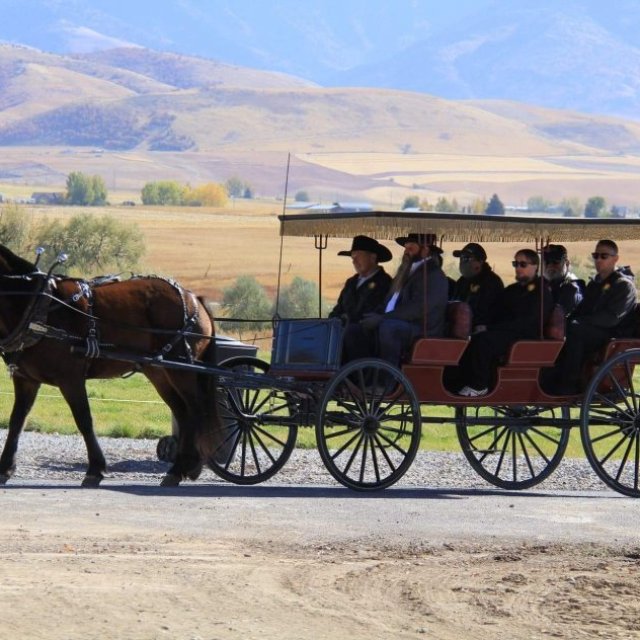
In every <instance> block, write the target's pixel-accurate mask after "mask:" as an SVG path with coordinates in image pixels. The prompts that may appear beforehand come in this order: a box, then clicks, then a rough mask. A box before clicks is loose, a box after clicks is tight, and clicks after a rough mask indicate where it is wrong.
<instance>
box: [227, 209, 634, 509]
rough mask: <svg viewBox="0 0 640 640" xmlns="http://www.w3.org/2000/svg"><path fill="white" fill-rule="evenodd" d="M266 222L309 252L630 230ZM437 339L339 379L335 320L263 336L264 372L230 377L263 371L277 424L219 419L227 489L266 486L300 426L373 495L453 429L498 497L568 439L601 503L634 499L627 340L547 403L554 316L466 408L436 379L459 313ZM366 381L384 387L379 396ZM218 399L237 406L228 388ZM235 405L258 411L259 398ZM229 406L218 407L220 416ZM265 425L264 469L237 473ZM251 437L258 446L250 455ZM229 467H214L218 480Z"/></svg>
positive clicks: (516, 221) (390, 216)
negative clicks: (573, 387)
mask: <svg viewBox="0 0 640 640" xmlns="http://www.w3.org/2000/svg"><path fill="white" fill-rule="evenodd" d="M280 221H281V232H282V234H283V235H285V236H308V237H310V238H312V239H313V240H314V246H315V247H316V248H319V250H320V252H322V251H323V250H324V249H325V248H326V247H327V239H328V238H334V237H337V238H350V237H353V236H354V235H357V234H366V235H370V236H372V237H375V238H377V239H391V238H395V237H398V236H406V235H407V233H408V232H417V233H430V234H436V236H438V237H439V238H440V242H442V241H445V242H469V241H475V242H496V241H504V242H522V243H525V242H526V243H532V242H535V243H536V246H537V248H538V249H539V250H541V249H542V247H543V246H544V245H545V244H547V243H549V242H551V241H553V242H565V243H568V242H575V241H583V240H598V239H601V238H605V237H615V238H618V239H624V240H630V239H637V238H638V237H640V220H619V219H608V220H598V219H577V218H558V217H529V216H527V217H524V216H522V217H511V216H505V217H502V216H500V217H493V216H474V215H464V214H435V213H406V212H372V213H366V214H362V213H353V214H349V213H347V214H339V215H338V214H335V215H334V214H304V213H302V214H293V215H287V216H284V215H283V216H281V218H280ZM319 264H320V265H321V264H322V259H321V257H320V259H319ZM448 325H449V332H448V335H447V337H445V338H422V339H419V340H418V341H417V342H416V343H415V345H414V346H413V349H412V352H411V354H410V356H409V358H408V359H407V360H406V361H405V362H403V363H402V365H401V366H400V367H399V368H396V367H394V366H392V365H390V364H388V363H386V362H384V361H382V360H378V359H375V358H371V359H365V360H358V361H354V362H351V363H347V364H346V365H342V364H341V361H340V340H341V325H340V323H339V322H338V321H336V320H304V321H296V320H285V321H281V322H279V323H277V324H276V331H275V335H274V346H273V352H272V361H271V364H267V363H266V362H259V361H255V362H254V363H253V364H251V363H249V362H248V361H246V360H245V362H244V365H245V366H246V367H248V366H253V367H255V368H256V369H259V370H260V371H264V375H265V376H266V379H267V380H270V381H279V382H281V383H284V382H287V383H290V384H292V385H293V387H292V389H291V390H290V391H287V390H286V389H282V388H281V389H280V390H278V391H275V389H276V388H277V384H276V385H275V386H273V387H270V389H271V391H270V392H269V393H274V394H277V395H278V396H279V397H280V402H272V405H271V406H273V407H274V408H276V409H277V412H279V413H280V417H279V418H275V416H274V413H277V412H274V413H270V412H269V411H262V412H255V413H252V412H247V413H245V414H244V415H243V416H242V417H240V412H236V417H237V419H235V418H232V417H231V418H230V420H229V424H228V426H227V427H226V429H227V431H228V432H229V434H230V437H231V439H232V440H233V439H237V438H240V433H241V434H242V436H241V438H243V439H245V440H243V442H244V444H243V449H242V452H240V453H239V452H238V451H237V450H236V452H235V458H234V459H233V460H234V464H238V459H240V460H244V462H243V465H244V466H242V467H240V468H241V469H242V470H241V471H240V473H239V474H238V475H237V477H233V475H229V476H228V479H230V480H233V481H236V482H245V483H249V482H254V481H256V482H257V481H262V480H264V479H266V478H268V477H270V476H271V475H272V472H275V470H277V469H279V468H281V466H282V465H283V464H284V462H285V461H286V459H287V458H288V456H289V454H290V453H291V450H292V448H293V442H294V440H295V430H296V429H297V427H298V426H302V425H308V426H314V427H315V433H316V441H317V447H318V450H319V453H320V455H321V457H322V460H323V462H324V464H325V466H326V468H327V469H328V471H329V472H330V473H331V475H332V476H333V477H334V478H335V479H336V480H337V481H338V482H340V483H342V484H343V485H345V486H347V487H350V488H352V489H356V490H372V489H380V488H384V487H388V486H390V485H392V484H393V483H395V482H396V481H397V480H398V479H399V478H400V477H402V475H403V474H404V473H405V472H406V471H407V469H408V468H409V466H410V465H411V463H412V461H413V459H414V457H415V455H416V452H417V450H418V447H419V443H420V437H421V428H422V425H442V424H453V425H455V429H456V433H457V437H458V440H459V442H460V445H461V448H462V451H463V453H464V455H465V457H466V458H467V460H468V461H469V463H470V464H471V466H472V467H473V469H474V470H475V471H476V472H477V473H478V474H479V475H481V476H482V477H483V478H484V479H485V480H487V481H489V482H490V483H492V484H494V485H496V486H498V487H501V488H505V489H525V488H528V487H532V486H534V485H536V484H538V483H540V482H542V481H543V480H544V479H545V478H547V477H548V476H549V475H550V474H551V473H552V472H553V471H554V470H555V469H556V467H557V466H558V464H559V463H560V461H561V459H562V457H563V455H564V453H565V450H566V448H567V444H568V440H569V435H570V430H571V429H572V428H573V427H579V428H580V434H581V439H582V443H583V447H584V450H585V453H586V456H587V458H588V459H589V462H590V463H591V465H592V467H593V469H594V470H595V472H596V473H597V474H598V476H599V477H600V478H601V479H602V480H603V481H604V482H605V483H606V484H607V485H609V486H610V487H611V488H613V489H614V490H616V491H619V492H621V493H623V494H626V495H629V496H633V497H640V484H639V483H640V395H639V393H638V391H639V390H640V379H639V378H636V377H635V374H636V367H635V365H636V364H637V363H638V362H639V361H640V338H639V337H635V336H634V337H630V338H624V339H612V340H610V341H609V343H608V344H607V345H606V347H605V348H604V349H603V350H602V351H601V353H599V355H598V358H597V360H595V361H593V362H591V363H590V364H589V367H588V369H587V370H586V371H585V375H586V376H587V378H588V380H589V382H588V384H587V386H586V389H585V391H584V392H583V393H581V394H579V395H572V396H566V395H564V396H559V395H553V394H551V393H549V392H548V391H546V390H545V389H544V388H543V387H542V386H541V384H540V372H541V370H542V369H543V368H545V367H551V366H552V365H553V364H554V362H555V361H556V359H557V357H558V354H559V353H560V351H561V349H562V346H563V343H564V329H565V327H564V315H563V314H562V313H558V312H556V313H553V314H552V316H551V318H550V320H549V321H548V322H547V324H546V325H545V326H543V327H541V331H540V339H539V340H526V341H518V342H516V343H515V344H514V345H513V346H512V347H511V349H510V351H509V355H508V357H507V358H506V359H505V360H504V362H503V363H501V365H500V366H499V367H498V370H497V372H496V382H495V385H494V387H493V388H492V389H491V391H490V393H488V394H487V395H486V396H483V397H476V398H468V397H461V396H459V395H456V394H455V393H453V392H452V391H451V390H450V389H448V388H447V386H446V385H445V382H444V380H445V370H446V368H448V367H452V366H456V365H457V364H458V363H459V362H460V359H461V357H462V354H463V353H464V350H465V349H466V348H467V346H468V344H469V339H470V319H469V317H468V313H467V312H466V310H465V309H464V305H461V304H460V303H450V305H449V310H448ZM637 335H638V336H640V332H638V334H637ZM378 380H380V381H382V380H384V381H385V384H384V386H383V387H382V390H381V385H379V384H376V382H377V381H378ZM236 382H238V381H236ZM260 386H261V385H257V387H260ZM267 386H269V385H267ZM227 393H228V394H229V396H233V395H241V394H240V391H239V388H238V387H236V388H234V389H232V390H230V391H228V392H227ZM244 393H247V394H248V396H251V397H253V398H254V399H259V398H262V399H264V391H263V390H262V391H259V390H256V389H254V390H250V389H244ZM271 400H273V398H272V399H271ZM237 404H238V403H237V402H233V401H231V400H230V406H235V405H237ZM264 406H269V405H264ZM440 407H446V408H448V414H449V415H445V416H443V415H442V413H443V411H442V410H439V408H440ZM284 413H286V414H288V415H287V416H285V415H283V414H284ZM445 413H446V411H445ZM272 420H275V422H277V423H278V424H279V425H280V431H279V433H280V436H279V437H278V438H277V441H276V442H271V445H275V446H272V447H266V448H268V449H269V452H270V456H272V458H270V456H269V455H267V456H265V460H266V461H267V464H266V466H265V464H262V465H260V464H258V463H257V462H254V461H251V460H250V459H251V458H256V451H259V450H260V449H262V448H263V447H265V445H266V443H267V442H268V439H269V435H268V433H269V428H268V427H267V424H268V423H270V422H271V421H272ZM259 423H260V427H259V429H264V430H265V432H266V433H265V434H262V435H260V437H259V438H258V439H257V440H256V441H252V437H253V436H252V433H253V429H254V428H256V429H257V428H258V424H259ZM283 430H284V432H285V435H284V436H283V435H282V432H283ZM231 433H233V435H232V436H231ZM234 441H235V440H234ZM256 459H257V458H256ZM230 461H231V459H229V460H227V461H224V460H222V459H221V460H220V461H219V462H220V467H222V468H223V469H224V468H225V467H226V465H227V464H228V463H229V462H230ZM269 461H270V463H269ZM258 467H259V469H258ZM214 468H215V465H214Z"/></svg>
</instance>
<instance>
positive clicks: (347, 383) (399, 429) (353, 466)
mask: <svg viewBox="0 0 640 640" xmlns="http://www.w3.org/2000/svg"><path fill="white" fill-rule="evenodd" d="M380 374H384V375H387V376H389V385H388V392H385V391H384V389H382V388H380V389H376V387H378V386H380V387H382V385H377V384H376V380H377V379H379V375H380ZM420 435H421V416H420V404H419V403H418V399H417V397H416V395H415V392H414V390H413V388H412V386H411V383H410V382H409V380H408V379H407V378H406V377H405V376H404V374H403V373H402V372H401V371H400V370H398V369H396V368H395V367H393V366H392V365H390V364H388V363H386V362H384V361H382V360H377V359H366V360H357V361H354V362H352V363H350V364H348V365H346V366H345V367H343V368H342V369H341V370H340V371H339V372H338V374H337V375H336V377H335V378H334V379H333V380H332V381H331V383H330V384H329V385H328V387H327V388H326V389H325V392H324V395H323V397H322V400H321V402H320V404H319V407H318V412H317V418H316V441H317V445H318V451H319V453H320V457H321V458H322V461H323V463H324V465H325V467H326V468H327V470H328V471H329V473H330V474H331V475H332V476H333V477H334V478H335V479H336V480H337V481H338V482H340V483H341V484H343V485H344V486H346V487H348V488H350V489H354V490H357V491H372V490H378V489H383V488H386V487H389V486H391V485H392V484H394V483H395V482H397V481H398V480H399V479H400V478H401V477H402V476H403V475H404V474H405V473H406V471H407V469H408V468H409V467H410V466H411V463H412V462H413V460H414V458H415V456H416V453H417V451H418V447H419V445H420Z"/></svg>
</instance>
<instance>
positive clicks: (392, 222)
mask: <svg viewBox="0 0 640 640" xmlns="http://www.w3.org/2000/svg"><path fill="white" fill-rule="evenodd" d="M279 220H280V235H282V236H310V237H313V236H329V237H335V238H350V237H353V236H355V235H358V234H365V235H369V236H372V237H374V238H378V239H380V240H391V239H393V238H397V237H400V236H406V235H407V234H408V233H411V232H413V233H434V234H436V235H437V236H438V237H439V238H440V241H443V240H446V241H448V242H450V241H453V242H526V241H531V240H534V239H542V240H544V241H549V242H578V241H581V240H594V241H597V240H600V239H602V238H614V239H615V240H616V241H618V240H638V239H640V219H638V218H630V219H627V218H606V219H603V218H564V217H552V216H528V215H520V216H493V215H486V214H485V215H473V214H466V213H431V212H404V211H369V212H360V213H294V214H284V215H281V216H279Z"/></svg>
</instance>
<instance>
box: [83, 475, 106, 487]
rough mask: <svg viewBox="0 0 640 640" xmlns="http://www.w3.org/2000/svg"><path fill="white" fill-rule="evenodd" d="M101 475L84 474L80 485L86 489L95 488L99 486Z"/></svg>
mask: <svg viewBox="0 0 640 640" xmlns="http://www.w3.org/2000/svg"><path fill="white" fill-rule="evenodd" d="M103 477H104V476H85V477H84V480H83V481H82V486H83V487H86V488H88V489H95V488H96V487H99V486H100V483H101V482H102V478H103Z"/></svg>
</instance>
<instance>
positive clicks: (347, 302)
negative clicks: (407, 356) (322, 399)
mask: <svg viewBox="0 0 640 640" xmlns="http://www.w3.org/2000/svg"><path fill="white" fill-rule="evenodd" d="M338 255H339V256H350V257H351V261H352V262H353V268H354V269H355V271H356V273H355V275H353V276H351V277H350V278H349V279H348V280H347V281H346V282H345V284H344V287H343V288H342V291H341V292H340V296H339V297H338V302H337V304H336V306H335V307H334V308H333V310H332V311H331V313H330V314H329V317H330V318H340V319H341V320H342V321H343V323H344V325H345V329H344V339H343V361H345V362H348V361H350V360H355V359H356V358H359V357H365V356H366V355H369V354H370V353H371V352H372V351H373V349H374V346H373V345H374V344H375V343H374V342H373V339H374V338H373V336H372V335H371V334H370V333H366V332H364V331H363V329H362V327H361V326H360V324H359V323H360V320H362V318H363V316H364V315H365V314H366V313H371V312H373V311H375V310H376V309H378V308H379V307H380V305H382V303H383V302H384V300H385V298H386V296H387V293H388V291H389V287H390V286H391V276H390V275H389V274H388V273H387V272H386V271H385V270H384V268H383V267H381V266H380V263H381V262H389V260H391V257H392V256H391V251H389V249H387V248H386V247H385V246H383V245H381V244H380V243H379V242H378V241H377V240H374V239H373V238H369V237H368V236H356V237H355V238H353V241H352V243H351V249H350V250H349V251H339V252H338Z"/></svg>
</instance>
